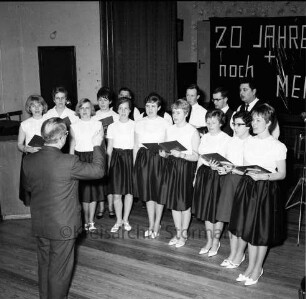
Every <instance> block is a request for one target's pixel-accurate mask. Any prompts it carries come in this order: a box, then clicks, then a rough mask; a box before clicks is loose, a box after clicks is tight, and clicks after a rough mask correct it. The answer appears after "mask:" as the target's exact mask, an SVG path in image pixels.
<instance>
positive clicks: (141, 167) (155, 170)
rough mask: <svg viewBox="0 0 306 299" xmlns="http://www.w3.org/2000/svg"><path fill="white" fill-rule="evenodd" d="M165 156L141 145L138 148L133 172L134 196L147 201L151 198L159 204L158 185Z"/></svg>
mask: <svg viewBox="0 0 306 299" xmlns="http://www.w3.org/2000/svg"><path fill="white" fill-rule="evenodd" d="M165 160H166V159H165V158H162V157H161V156H160V155H159V153H158V152H153V151H149V150H147V149H145V148H144V147H141V148H140V149H139V150H138V153H137V156H136V161H135V167H134V173H133V191H134V196H135V197H139V198H140V199H141V200H143V201H145V202H147V201H150V200H153V201H155V202H157V203H158V204H160V197H159V193H160V185H161V178H162V173H163V171H164V166H165Z"/></svg>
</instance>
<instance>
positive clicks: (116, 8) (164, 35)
mask: <svg viewBox="0 0 306 299" xmlns="http://www.w3.org/2000/svg"><path fill="white" fill-rule="evenodd" d="M100 12H101V52H102V84H103V85H108V86H110V87H111V88H113V89H114V91H115V92H118V90H119V88H120V87H122V86H126V87H129V88H130V89H131V90H132V91H133V92H134V93H135V103H136V105H137V106H139V107H144V99H145V97H146V96H147V95H148V94H149V93H150V92H152V91H155V92H157V93H159V94H160V95H161V96H162V97H163V98H164V99H165V102H166V105H167V108H168V109H169V108H170V104H171V103H173V101H174V100H176V99H177V40H176V18H177V15H176V14H177V7H176V1H125V2H123V1H114V2H111V1H107V2H102V1H101V2H100Z"/></svg>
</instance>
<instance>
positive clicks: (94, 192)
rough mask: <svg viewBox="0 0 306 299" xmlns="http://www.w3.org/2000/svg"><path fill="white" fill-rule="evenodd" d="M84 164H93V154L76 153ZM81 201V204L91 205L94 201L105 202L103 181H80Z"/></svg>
mask: <svg viewBox="0 0 306 299" xmlns="http://www.w3.org/2000/svg"><path fill="white" fill-rule="evenodd" d="M74 153H75V155H77V156H78V157H79V159H80V161H82V162H87V163H92V159H93V152H78V151H75V152H74ZM79 199H80V201H81V202H87V203H91V202H94V201H103V200H104V194H103V185H102V180H101V179H97V180H80V181H79Z"/></svg>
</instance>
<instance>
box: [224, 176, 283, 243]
mask: <svg viewBox="0 0 306 299" xmlns="http://www.w3.org/2000/svg"><path fill="white" fill-rule="evenodd" d="M229 231H230V232H231V233H232V234H234V235H236V236H237V237H241V238H242V239H243V240H244V241H246V242H248V243H250V244H252V245H254V246H272V245H278V244H280V243H281V242H282V241H283V238H284V207H283V204H282V200H281V198H280V189H279V186H278V183H277V182H275V181H272V182H271V181H254V180H253V179H252V178H251V177H249V176H243V177H242V179H241V180H240V183H239V185H238V187H237V190H236V193H235V197H234V202H233V207H232V213H231V218H230V224H229Z"/></svg>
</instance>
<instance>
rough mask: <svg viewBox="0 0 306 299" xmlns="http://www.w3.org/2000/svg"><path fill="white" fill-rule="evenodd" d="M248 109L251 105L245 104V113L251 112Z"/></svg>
mask: <svg viewBox="0 0 306 299" xmlns="http://www.w3.org/2000/svg"><path fill="white" fill-rule="evenodd" d="M248 108H249V104H245V105H244V111H245V112H248V111H249V110H248Z"/></svg>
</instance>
